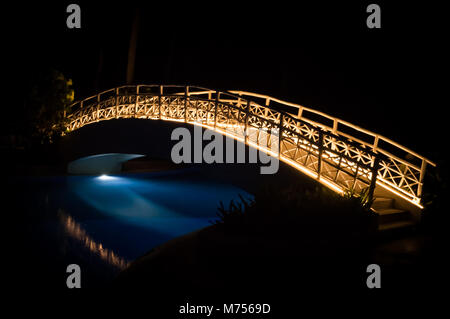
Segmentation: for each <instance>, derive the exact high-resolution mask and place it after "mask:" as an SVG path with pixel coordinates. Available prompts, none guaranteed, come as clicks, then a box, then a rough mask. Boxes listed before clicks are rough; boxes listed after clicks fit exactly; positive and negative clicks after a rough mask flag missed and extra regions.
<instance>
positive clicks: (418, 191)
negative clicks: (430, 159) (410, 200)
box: [417, 159, 427, 198]
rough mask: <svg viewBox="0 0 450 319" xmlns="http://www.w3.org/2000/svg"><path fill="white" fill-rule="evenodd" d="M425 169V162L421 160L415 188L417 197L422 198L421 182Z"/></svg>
mask: <svg viewBox="0 0 450 319" xmlns="http://www.w3.org/2000/svg"><path fill="white" fill-rule="evenodd" d="M426 169H427V161H426V160H424V159H422V166H421V167H420V176H419V185H418V186H417V197H419V198H420V197H422V188H423V180H424V178H425V172H426Z"/></svg>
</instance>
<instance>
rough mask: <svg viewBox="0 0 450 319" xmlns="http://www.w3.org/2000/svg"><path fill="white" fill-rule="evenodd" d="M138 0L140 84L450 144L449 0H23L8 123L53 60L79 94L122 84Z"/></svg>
mask: <svg viewBox="0 0 450 319" xmlns="http://www.w3.org/2000/svg"><path fill="white" fill-rule="evenodd" d="M72 2H75V3H77V4H79V5H80V7H81V29H68V28H67V27H66V18H67V16H68V13H66V7H67V5H68V4H70V3H72ZM370 3H377V4H378V5H380V7H381V24H382V28H381V29H368V28H367V26H366V18H367V16H368V13H366V7H367V5H368V4H370ZM136 10H138V11H139V14H140V25H139V34H138V40H137V51H136V67H135V77H134V83H136V84H180V85H184V84H187V85H198V86H202V87H206V88H210V89H216V88H217V89H220V90H243V91H250V92H256V93H261V94H266V95H270V96H273V97H276V98H279V99H282V100H285V101H289V102H295V103H298V104H302V105H304V106H307V107H311V108H314V109H317V110H321V111H324V112H326V113H329V114H330V115H334V116H337V117H340V118H341V119H343V120H346V121H348V122H351V123H354V124H357V125H359V126H361V127H363V128H366V129H369V130H372V131H374V132H377V133H379V134H381V135H384V136H386V137H388V138H391V139H393V140H394V141H397V142H399V143H400V144H403V145H405V146H406V147H408V148H410V149H412V150H414V151H417V152H418V153H420V154H421V155H423V156H425V157H428V158H430V159H431V160H433V161H437V162H439V163H440V162H441V161H442V160H443V158H444V156H445V150H444V148H443V146H444V147H445V145H443V141H444V140H445V138H447V137H448V133H447V131H446V126H447V124H446V123H447V116H446V109H447V107H448V102H447V100H445V99H442V96H443V95H444V93H445V89H446V86H447V83H448V80H447V77H448V73H447V60H446V59H447V56H448V55H447V52H446V51H445V50H444V49H445V47H446V42H448V39H447V38H448V36H446V32H444V24H445V19H444V17H443V16H444V14H445V12H444V10H443V8H442V7H440V6H439V5H432V4H429V2H423V3H421V4H413V3H411V2H406V1H401V2H397V1H396V3H395V4H394V3H393V1H389V2H388V1H378V0H376V1H351V2H343V1H339V2H338V1H334V2H332V1H329V2H324V1H308V2H306V1H290V2H281V1H274V2H264V1H260V2H255V3H252V4H246V3H244V2H243V1H240V2H231V1H229V2H215V1H211V2H207V3H201V4H200V3H193V2H176V1H173V2H167V1H163V2H154V1H145V2H144V3H133V2H132V1H120V2H119V1H117V2H116V1H108V2H106V1H104V2H100V1H99V2H97V1H95V3H94V1H59V2H53V3H52V2H45V1H35V2H30V3H27V2H19V1H16V3H14V4H13V3H10V4H8V5H6V6H4V7H3V10H2V19H1V23H2V33H3V36H2V49H3V50H2V51H3V57H2V71H3V72H2V75H3V79H4V81H5V82H6V83H7V84H8V85H7V86H3V90H2V93H3V94H4V96H6V99H5V100H4V104H3V105H2V113H1V116H0V118H1V123H0V124H1V125H0V127H1V129H0V130H1V134H0V135H1V136H2V137H3V136H7V135H13V134H15V133H16V132H17V131H20V129H21V127H23V126H26V123H25V119H24V116H23V114H24V113H25V108H24V103H23V101H24V100H25V97H26V96H27V94H28V92H29V91H30V88H31V87H32V86H33V83H34V82H35V81H36V79H37V78H38V77H39V74H40V73H42V72H45V71H46V70H49V69H50V68H54V69H57V70H60V71H62V72H63V73H64V75H65V76H66V77H68V78H71V79H73V84H74V89H75V100H79V99H83V98H85V97H88V96H91V95H94V94H96V93H98V92H100V91H103V90H106V89H110V88H113V87H115V86H120V85H124V84H125V82H126V68H127V58H128V47H129V41H130V31H131V26H132V21H133V17H134V15H135V12H136ZM130 142H131V141H130ZM138 142H140V141H138ZM13 204H15V203H13ZM5 234H6V233H5ZM8 240H10V238H8ZM11 247H13V249H14V246H13V245H11ZM442 273H444V270H443V269H438V270H437V271H436V274H442ZM12 278H13V277H12ZM13 279H14V278H13ZM398 297H399V296H396V299H395V300H398V299H397V298H398ZM234 302H238V301H234ZM258 302H260V301H258ZM292 305H294V303H293V304H292Z"/></svg>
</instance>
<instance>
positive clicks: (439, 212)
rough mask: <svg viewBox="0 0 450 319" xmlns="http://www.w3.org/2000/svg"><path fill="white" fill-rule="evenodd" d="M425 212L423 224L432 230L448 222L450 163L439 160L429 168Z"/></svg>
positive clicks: (424, 198)
mask: <svg viewBox="0 0 450 319" xmlns="http://www.w3.org/2000/svg"><path fill="white" fill-rule="evenodd" d="M424 185H425V187H424V195H423V198H422V200H423V202H424V207H425V210H424V214H423V218H422V222H423V223H422V224H423V225H424V226H425V228H426V229H427V230H429V231H431V232H433V231H436V230H437V228H439V227H445V225H446V224H447V222H446V220H445V218H446V215H447V214H446V213H447V203H446V201H447V198H448V194H449V183H448V164H447V162H446V161H439V162H438V163H437V166H436V168H430V169H428V170H427V176H426V180H425V183H424Z"/></svg>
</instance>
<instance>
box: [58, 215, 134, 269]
mask: <svg viewBox="0 0 450 319" xmlns="http://www.w3.org/2000/svg"><path fill="white" fill-rule="evenodd" d="M58 218H59V220H60V221H61V224H62V225H63V226H64V230H65V231H66V233H67V234H68V235H69V236H70V237H72V238H74V239H76V240H77V241H79V242H81V243H82V244H83V246H84V247H85V248H87V249H88V250H89V251H90V252H91V253H93V254H95V255H96V256H98V257H100V258H101V259H102V260H103V261H106V262H107V263H108V264H110V265H113V266H115V267H117V268H119V269H125V268H126V267H127V266H128V264H129V262H128V261H126V260H125V259H124V258H121V257H120V256H118V255H117V254H115V253H114V252H113V251H112V250H110V249H106V248H103V245H102V244H101V243H98V242H96V241H95V240H94V239H92V238H91V237H90V236H89V235H88V234H87V233H86V231H85V230H84V229H83V228H82V227H81V225H80V224H79V223H77V222H76V221H75V219H73V217H72V216H70V215H67V214H66V213H64V211H63V210H59V211H58Z"/></svg>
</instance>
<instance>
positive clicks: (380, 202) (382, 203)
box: [372, 197, 394, 209]
mask: <svg viewBox="0 0 450 319" xmlns="http://www.w3.org/2000/svg"><path fill="white" fill-rule="evenodd" d="M392 207H394V199H393V198H388V197H376V198H374V201H373V203H372V208H373V209H385V208H392Z"/></svg>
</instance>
